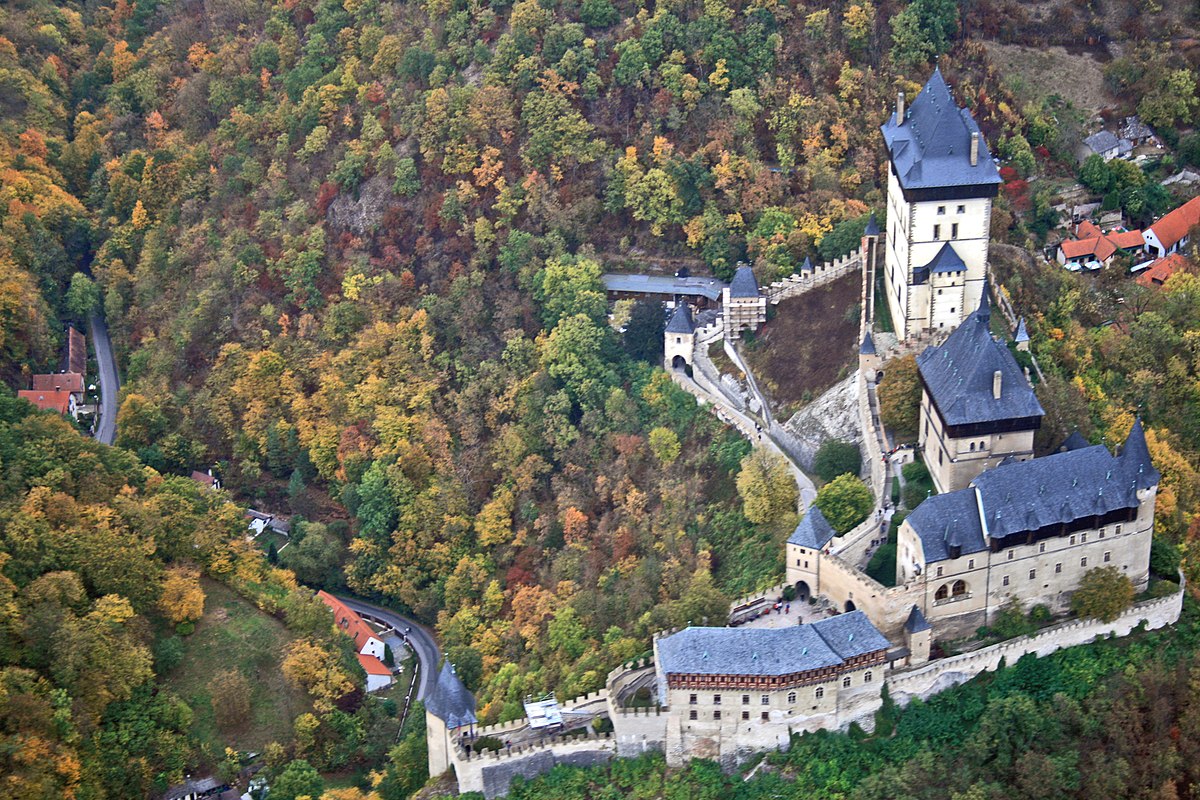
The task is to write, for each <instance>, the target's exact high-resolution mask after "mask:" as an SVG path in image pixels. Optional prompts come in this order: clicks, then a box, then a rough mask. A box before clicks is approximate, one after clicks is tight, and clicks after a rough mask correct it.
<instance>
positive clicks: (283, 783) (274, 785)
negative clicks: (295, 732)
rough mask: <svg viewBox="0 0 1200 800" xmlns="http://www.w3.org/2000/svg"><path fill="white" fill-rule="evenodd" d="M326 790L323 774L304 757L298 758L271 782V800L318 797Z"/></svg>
mask: <svg viewBox="0 0 1200 800" xmlns="http://www.w3.org/2000/svg"><path fill="white" fill-rule="evenodd" d="M324 790H325V781H323V780H321V774H320V773H319V772H317V770H316V769H315V768H314V767H313V766H312V764H309V763H308V762H307V761H305V760H304V759H300V758H298V759H296V760H295V761H292V762H291V763H289V764H288V765H287V766H286V767H284V768H283V772H281V773H279V775H278V776H276V778H275V780H273V781H272V782H271V800H296V798H297V797H310V798H318V797H320V796H321V792H323V791H324Z"/></svg>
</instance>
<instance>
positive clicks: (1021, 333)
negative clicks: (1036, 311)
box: [1013, 317, 1029, 344]
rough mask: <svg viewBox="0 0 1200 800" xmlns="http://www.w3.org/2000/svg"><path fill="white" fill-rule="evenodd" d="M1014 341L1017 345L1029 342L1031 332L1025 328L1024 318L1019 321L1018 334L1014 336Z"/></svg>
mask: <svg viewBox="0 0 1200 800" xmlns="http://www.w3.org/2000/svg"><path fill="white" fill-rule="evenodd" d="M1013 341H1014V342H1016V343H1017V344H1020V343H1021V342H1028V341H1029V330H1028V329H1027V328H1026V327H1025V318H1024V317H1021V318H1020V319H1019V320H1017V332H1016V334H1014V335H1013Z"/></svg>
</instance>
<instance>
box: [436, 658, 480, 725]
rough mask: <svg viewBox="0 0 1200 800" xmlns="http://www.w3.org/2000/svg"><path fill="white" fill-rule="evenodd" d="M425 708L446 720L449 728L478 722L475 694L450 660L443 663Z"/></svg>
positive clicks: (443, 720)
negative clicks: (459, 677)
mask: <svg viewBox="0 0 1200 800" xmlns="http://www.w3.org/2000/svg"><path fill="white" fill-rule="evenodd" d="M425 709H426V710H427V711H428V712H429V713H430V714H433V715H434V716H435V717H437V718H438V719H440V720H441V721H442V722H445V723H446V727H447V728H461V727H462V726H464V725H474V724H475V723H476V722H478V720H477V719H476V718H475V695H473V694H471V693H470V692H469V691H468V690H467V687H466V686H464V685H463V682H462V681H461V680H459V679H458V676H457V675H455V674H454V667H452V666H451V665H450V662H449V661H446V662H443V663H442V671H441V672H439V673H438V678H437V683H436V684H435V685H434V687H433V692H432V693H430V695H429V696H428V697H426V698H425Z"/></svg>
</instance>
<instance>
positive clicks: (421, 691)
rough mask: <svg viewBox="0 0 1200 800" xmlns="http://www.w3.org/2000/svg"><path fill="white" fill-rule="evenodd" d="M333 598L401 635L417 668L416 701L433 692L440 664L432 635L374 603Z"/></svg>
mask: <svg viewBox="0 0 1200 800" xmlns="http://www.w3.org/2000/svg"><path fill="white" fill-rule="evenodd" d="M337 598H338V599H339V600H341V601H342V602H343V603H345V604H346V605H347V606H349V607H350V608H351V609H353V610H354V611H357V612H358V613H359V614H362V615H364V616H367V617H370V618H372V619H376V620H379V621H380V622H383V623H384V624H386V625H390V626H392V627H393V628H395V629H396V631H397V632H398V633H399V634H404V635H405V637H406V638H407V640H408V645H409V646H410V647H411V648H412V651H413V653H415V654H416V656H417V662H418V663H419V664H420V665H421V666H420V670H421V685H420V686H419V687H418V689H417V699H418V700H424V699H425V697H426V696H427V695H428V694H429V693H430V692H432V691H433V685H434V683H435V682H436V681H437V673H438V662H439V661H440V660H441V654H440V653H439V652H438V647H437V642H435V641H434V639H433V634H432V633H430V632H429V631H428V630H426V628H425V627H424V626H422V625H421V624H419V623H417V622H415V621H413V620H411V619H409V618H408V617H405V616H402V615H401V614H398V613H396V612H395V611H392V610H391V609H387V608H383V607H382V606H377V605H375V604H374V603H367V602H365V601H363V600H358V599H355V598H353V597H347V596H346V595H344V594H340V595H337ZM405 631H408V633H407V634H405ZM390 638H391V637H388V638H386V639H385V641H386V642H387V644H388V645H389V646H390V647H391V648H392V650H393V651H395V650H396V644H394V643H393V642H392V641H391V640H390Z"/></svg>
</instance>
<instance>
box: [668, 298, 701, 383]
mask: <svg viewBox="0 0 1200 800" xmlns="http://www.w3.org/2000/svg"><path fill="white" fill-rule="evenodd" d="M695 344H696V323H695V322H693V321H692V311H691V309H690V308H688V304H687V303H686V302H685V301H684V300H682V299H681V300H677V301H676V302H675V310H674V311H672V312H671V319H670V320H669V321H668V322H667V327H666V329H665V330H664V331H663V367H664V368H665V369H668V370H670V369H679V368H681V367H683V366H685V365H686V366H689V367H690V366H692V351H693V350H694V349H695Z"/></svg>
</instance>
